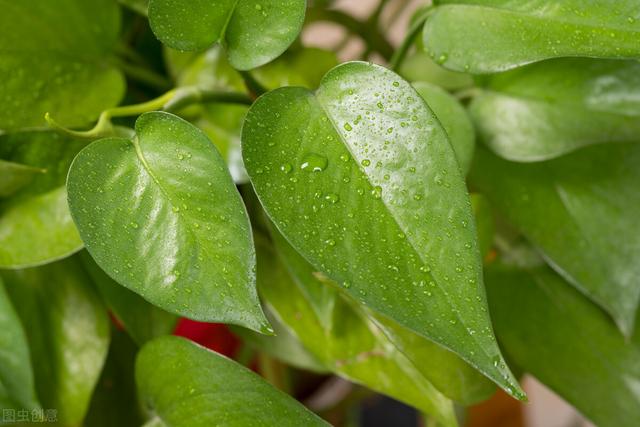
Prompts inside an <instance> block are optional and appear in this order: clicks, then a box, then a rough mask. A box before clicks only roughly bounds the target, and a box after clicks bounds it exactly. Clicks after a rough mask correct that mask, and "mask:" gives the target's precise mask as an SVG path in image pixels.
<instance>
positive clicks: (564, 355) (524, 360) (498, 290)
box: [485, 268, 640, 427]
mask: <svg viewBox="0 0 640 427" xmlns="http://www.w3.org/2000/svg"><path fill="white" fill-rule="evenodd" d="M485 279H486V283H487V293H488V296H489V303H490V306H491V314H492V315H493V319H494V326H495V328H496V333H497V335H498V338H499V339H500V342H501V343H502V344H503V345H504V350H505V353H506V354H507V356H508V357H509V359H510V360H513V361H514V363H516V364H518V366H521V367H522V368H524V369H525V370H526V371H527V372H530V373H531V374H533V375H535V376H536V377H537V378H538V379H539V380H540V381H542V382H543V383H545V384H546V385H547V386H549V387H550V388H551V389H553V390H554V391H555V392H556V393H558V394H559V395H560V396H562V397H563V398H564V399H566V400H567V401H568V402H569V403H571V404H572V405H574V406H575V407H576V408H577V409H578V410H579V411H580V412H582V413H583V414H584V415H586V416H587V417H589V418H591V420H592V421H593V422H594V423H595V424H597V425H599V426H603V427H608V426H611V427H627V426H628V427H633V426H635V425H636V424H637V420H638V419H640V396H639V395H638V382H639V381H640V340H639V339H638V337H639V336H638V335H636V336H635V337H634V338H633V339H632V340H631V341H630V342H628V341H627V340H625V338H624V337H623V336H622V335H620V333H618V331H617V330H616V327H615V325H614V324H613V323H612V322H611V320H610V319H609V318H608V316H606V315H605V314H604V312H602V311H601V310H600V309H599V308H598V307H596V306H595V305H593V304H592V303H591V302H590V301H589V300H587V299H586V298H585V297H584V296H583V295H581V294H580V293H579V292H578V291H576V290H575V289H573V288H572V287H571V286H569V284H568V283H566V282H565V281H564V280H562V278H560V277H559V276H558V275H556V274H555V273H553V272H552V271H551V270H549V269H546V268H541V269H537V270H535V271H533V272H531V273H527V272H524V271H510V270H504V269H499V268H498V269H489V270H488V271H487V274H486V277H485Z"/></svg>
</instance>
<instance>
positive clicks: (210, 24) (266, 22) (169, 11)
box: [149, 0, 306, 70]
mask: <svg viewBox="0 0 640 427" xmlns="http://www.w3.org/2000/svg"><path fill="white" fill-rule="evenodd" d="M305 9H306V2H305V0H151V1H150V2H149V22H150V23H151V28H152V29H153V32H154V34H155V35H156V37H158V39H159V40H160V41H161V42H163V43H165V44H166V45H167V46H169V47H172V48H174V49H178V50H203V49H206V48H207V47H209V46H211V45H212V44H213V43H216V42H221V43H223V44H224V45H225V47H226V50H227V55H228V56H229V62H231V65H233V66H234V67H235V68H237V69H240V70H248V69H251V68H255V67H258V66H260V65H263V64H265V63H267V62H269V61H271V60H273V59H275V58H276V57H278V56H279V55H280V54H281V53H282V52H284V51H285V50H286V49H287V48H288V47H289V45H291V43H293V41H294V40H295V39H296V37H297V36H298V33H299V32H300V30H301V29H302V23H303V21H304V12H305Z"/></svg>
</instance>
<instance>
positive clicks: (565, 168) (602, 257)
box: [470, 143, 640, 335]
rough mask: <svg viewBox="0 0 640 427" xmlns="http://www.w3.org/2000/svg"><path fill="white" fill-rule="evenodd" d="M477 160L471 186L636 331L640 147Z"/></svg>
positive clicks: (484, 154) (486, 155)
mask: <svg viewBox="0 0 640 427" xmlns="http://www.w3.org/2000/svg"><path fill="white" fill-rule="evenodd" d="M476 159H477V162H476V163H474V167H473V168H472V170H471V175H470V177H471V181H472V183H473V184H474V185H475V186H477V187H478V188H479V189H480V190H481V191H482V192H483V193H485V194H486V195H487V197H488V198H489V199H490V200H491V202H492V203H493V204H494V205H495V206H496V207H497V208H498V209H499V210H500V211H501V212H502V213H503V214H504V215H505V216H506V217H507V219H508V220H509V222H511V223H512V224H513V225H514V226H516V227H517V228H518V229H519V230H521V231H522V232H523V233H524V234H525V235H526V236H527V237H528V238H529V239H530V240H531V241H532V242H533V243H534V244H535V245H536V246H538V247H539V249H540V251H541V252H542V254H543V255H544V256H545V258H546V259H547V260H548V261H549V263H550V264H551V265H552V267H553V268H554V269H555V270H556V271H558V272H559V273H560V274H561V275H562V276H563V277H564V278H565V279H567V280H568V281H569V282H570V283H571V284H573V285H574V286H576V287H577V288H578V289H580V290H581V291H582V292H584V293H585V294H587V295H588V296H589V297H590V298H592V299H593V300H594V301H595V302H597V303H598V304H599V305H601V306H602V307H603V308H605V310H606V311H608V312H609V313H610V314H611V316H613V318H614V319H615V320H616V322H617V324H618V326H619V327H620V329H621V330H622V331H623V332H624V333H625V334H627V335H628V334H630V333H631V331H632V329H633V325H634V319H635V315H636V309H637V307H638V300H639V298H640V286H638V277H640V263H638V262H636V260H637V259H638V257H639V256H640V226H639V223H638V216H639V215H640V193H639V192H638V182H640V168H638V165H639V164H640V144H634V143H624V144H622V143H621V144H605V145H595V146H591V147H587V148H584V149H582V150H579V151H576V152H575V153H572V154H570V155H567V156H563V157H560V158H557V159H554V160H550V161H548V162H541V163H531V164H522V163H511V162H508V161H505V160H502V159H500V158H498V157H496V156H494V155H493V154H491V153H490V152H488V151H487V150H485V149H482V150H478V153H477V154H476Z"/></svg>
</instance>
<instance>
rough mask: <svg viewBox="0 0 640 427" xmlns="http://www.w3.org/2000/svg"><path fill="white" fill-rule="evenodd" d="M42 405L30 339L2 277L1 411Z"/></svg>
mask: <svg viewBox="0 0 640 427" xmlns="http://www.w3.org/2000/svg"><path fill="white" fill-rule="evenodd" d="M39 406H40V405H39V403H38V399H37V398H36V392H35V388H34V383H33V371H32V369H31V358H30V356H29V345H28V344H27V337H26V335H25V332H24V329H23V327H22V323H21V322H20V318H19V317H18V314H17V313H16V312H15V310H14V308H13V305H12V304H11V301H10V300H9V297H8V295H7V293H6V291H5V289H4V285H3V283H2V278H1V277H0V408H2V409H9V408H12V409H35V408H38V407H39Z"/></svg>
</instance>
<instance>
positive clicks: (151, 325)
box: [80, 251, 178, 346]
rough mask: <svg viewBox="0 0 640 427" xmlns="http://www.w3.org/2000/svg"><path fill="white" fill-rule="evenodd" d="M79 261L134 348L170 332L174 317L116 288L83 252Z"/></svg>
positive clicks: (123, 288) (126, 290)
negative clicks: (133, 343)
mask: <svg viewBox="0 0 640 427" xmlns="http://www.w3.org/2000/svg"><path fill="white" fill-rule="evenodd" d="M80 258H81V259H82V264H83V265H84V268H85V270H86V271H87V273H89V276H91V279H93V283H94V284H95V285H96V288H97V289H98V292H99V293H100V295H101V296H102V298H103V300H104V302H105V303H106V305H107V307H109V309H110V310H111V312H112V313H113V315H114V316H115V317H116V318H117V319H118V320H119V321H120V322H122V324H123V326H124V328H125V329H126V330H127V332H128V333H129V335H131V338H133V340H134V341H135V342H136V344H138V345H139V346H142V345H143V344H144V343H145V342H147V341H149V340H151V339H153V338H156V337H159V336H162V335H170V334H171V333H172V332H173V330H174V329H175V326H176V323H177V321H178V318H177V317H176V316H175V315H173V314H171V313H167V312H166V311H164V310H162V309H160V308H158V307H156V306H154V305H151V304H150V303H148V302H147V301H146V300H145V299H143V298H142V297H140V296H139V295H138V294H136V293H135V292H132V291H130V290H128V289H127V288H125V287H124V286H120V285H119V284H118V283H116V282H115V281H114V280H113V279H112V278H111V277H109V276H108V275H107V273H105V272H104V271H102V269H101V268H100V267H98V265H97V264H96V263H95V261H94V260H93V258H91V256H90V255H89V254H88V253H87V252H86V251H82V252H81V253H80Z"/></svg>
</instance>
